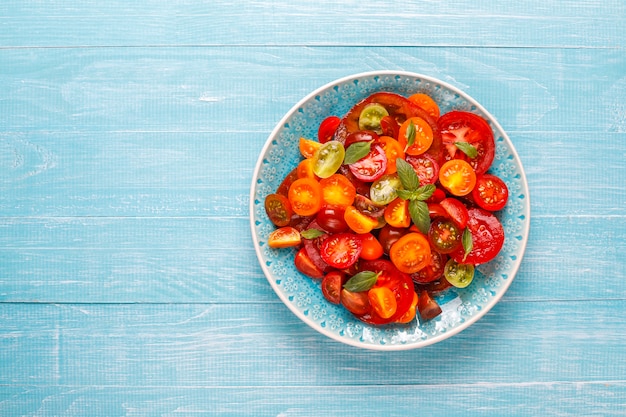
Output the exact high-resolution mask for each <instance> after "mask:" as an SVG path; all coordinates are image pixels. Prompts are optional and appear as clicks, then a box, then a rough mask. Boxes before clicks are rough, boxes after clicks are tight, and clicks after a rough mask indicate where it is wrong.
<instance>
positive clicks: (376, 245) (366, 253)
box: [361, 233, 383, 261]
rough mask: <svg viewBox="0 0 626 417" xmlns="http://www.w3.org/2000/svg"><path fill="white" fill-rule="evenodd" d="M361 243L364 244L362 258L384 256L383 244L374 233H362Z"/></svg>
mask: <svg viewBox="0 0 626 417" xmlns="http://www.w3.org/2000/svg"><path fill="white" fill-rule="evenodd" d="M361 244H362V246H363V248H362V250H361V259H365V260H369V261H373V260H375V259H378V258H380V257H381V256H383V246H382V245H381V244H380V242H379V241H378V239H376V236H374V235H373V234H371V233H365V234H362V235H361Z"/></svg>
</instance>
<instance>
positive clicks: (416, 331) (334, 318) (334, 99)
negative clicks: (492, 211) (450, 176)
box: [250, 71, 530, 350]
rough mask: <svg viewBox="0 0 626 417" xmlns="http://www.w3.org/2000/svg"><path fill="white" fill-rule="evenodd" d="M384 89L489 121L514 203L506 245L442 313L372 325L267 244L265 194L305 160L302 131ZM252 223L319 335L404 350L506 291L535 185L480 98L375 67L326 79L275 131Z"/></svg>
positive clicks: (448, 329) (278, 281) (270, 268)
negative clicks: (329, 298)
mask: <svg viewBox="0 0 626 417" xmlns="http://www.w3.org/2000/svg"><path fill="white" fill-rule="evenodd" d="M377 91H390V92H395V93H398V94H401V95H404V96H409V95H411V94H413V93H417V92H423V93H427V94H429V95H430V96H431V97H433V98H434V99H435V100H436V101H437V103H438V104H439V106H440V109H441V113H442V114H443V113H446V112H448V111H451V110H464V111H470V112H473V113H476V114H479V115H481V116H483V117H484V118H485V119H486V120H488V121H489V124H490V125H491V128H492V129H493V132H494V137H495V140H496V156H495V160H494V162H493V165H492V167H491V169H490V172H491V173H494V174H496V175H498V176H500V177H501V178H502V179H503V180H504V181H505V182H506V184H507V185H508V187H509V193H510V197H509V202H508V204H507V206H506V208H505V209H504V210H502V211H501V212H499V213H498V216H499V218H500V220H501V222H502V224H503V226H504V231H505V235H506V238H505V243H504V247H503V248H502V251H501V252H500V254H499V255H498V256H497V257H496V258H495V259H494V260H492V261H491V262H489V263H487V264H484V265H481V266H479V267H477V271H476V276H475V278H474V280H473V282H472V284H471V285H470V286H468V287H467V288H464V289H454V288H451V289H449V290H448V291H446V292H445V293H443V294H442V295H441V296H439V297H438V298H437V299H436V300H437V301H438V302H439V303H440V305H441V308H442V310H443V313H442V314H441V315H440V316H439V317H437V318H435V319H433V320H430V321H426V322H420V321H418V320H414V321H413V322H412V323H411V324H407V325H387V326H382V327H376V326H371V325H368V324H365V323H363V322H361V321H359V320H358V319H356V318H355V317H354V316H352V314H351V313H349V312H348V311H347V310H345V309H344V308H343V307H341V306H336V305H333V304H331V303H329V302H327V301H326V300H325V298H324V296H323V295H322V292H321V290H320V281H319V280H313V279H311V278H308V277H306V276H304V275H302V274H300V273H299V272H298V271H297V270H296V268H295V266H294V263H293V261H294V255H295V250H293V249H272V248H270V247H268V245H267V238H268V235H269V234H270V232H271V231H272V230H274V226H273V225H272V223H271V222H270V220H269V219H268V217H267V215H266V213H265V209H264V205H263V204H264V200H265V196H267V195H268V194H270V193H273V192H275V191H276V189H277V187H278V186H279V185H280V183H281V181H282V180H283V178H284V177H285V176H286V175H287V174H288V173H289V172H290V171H291V170H292V169H293V168H295V167H296V165H297V163H298V162H299V160H300V153H299V149H298V141H299V139H300V137H301V136H303V137H306V138H311V139H316V138H317V128H318V126H319V124H320V122H321V121H322V120H323V119H324V118H325V117H327V116H329V115H337V116H340V117H341V116H343V115H344V114H346V113H347V112H348V110H349V109H350V108H351V107H352V106H354V105H355V104H356V103H357V102H359V101H360V100H362V99H364V98H366V97H367V96H369V95H370V94H372V93H374V92H377ZM250 223H251V227H252V238H253V241H254V246H255V249H256V253H257V256H258V258H259V262H260V264H261V268H262V269H263V272H264V273H265V276H266V277H267V280H268V281H269V283H270V285H271V286H272V288H273V289H274V291H275V292H276V294H277V295H278V296H279V297H280V299H281V300H282V301H283V302H284V303H285V304H286V305H287V307H289V309H290V310H291V311H292V312H293V313H294V314H295V315H296V316H298V317H299V318H300V319H302V321H303V322H305V323H306V324H308V325H309V326H311V327H312V328H314V329H315V330H317V331H318V332H320V333H322V334H324V335H326V336H328V337H330V338H332V339H335V340H338V341H340V342H343V343H346V344H348V345H353V346H358V347H361V348H367V349H374V350H403V349H413V348H418V347H423V346H427V345H430V344H433V343H436V342H439V341H441V340H444V339H447V338H448V337H451V336H453V335H455V334H457V333H459V332H460V331H462V330H463V329H465V328H467V327H469V326H470V325H471V324H472V323H474V322H476V321H477V320H478V319H479V318H481V317H482V316H484V315H485V314H486V313H487V312H488V311H489V310H490V309H491V308H492V307H493V306H494V305H495V304H496V303H497V302H498V300H500V298H501V297H502V295H503V294H504V293H505V292H506V290H507V288H508V287H509V285H511V282H512V281H513V278H514V277H515V274H516V272H517V270H518V268H519V266H520V263H521V261H522V256H523V254H524V250H525V247H526V242H527V238H528V230H529V224H530V202H529V199H528V185H527V183H526V177H525V175H524V170H523V168H522V164H521V162H520V160H519V157H518V156H517V153H516V151H515V148H514V147H513V144H512V143H511V141H510V140H509V138H508V136H507V135H506V133H505V132H504V130H502V128H501V127H500V125H499V124H498V123H497V122H496V120H495V119H494V118H493V117H492V116H491V115H490V114H489V113H488V112H487V110H485V109H484V108H483V107H482V106H481V105H480V104H479V103H477V102H476V101H475V100H474V99H472V98H471V97H469V96H468V95H467V94H465V93H464V92H462V91H460V90H458V89H457V88H455V87H453V86H451V85H449V84H446V83H444V82H442V81H439V80H437V79H434V78H431V77H428V76H424V75H420V74H414V73H408V72H397V71H376V72H368V73H363V74H357V75H353V76H349V77H345V78H342V79H339V80H337V81H334V82H332V83H330V84H327V85H325V86H323V87H321V88H319V89H317V90H316V91H313V92H312V93H311V94H309V95H308V96H306V97H305V98H304V99H302V100H301V101H300V102H299V103H297V104H296V105H295V106H294V107H293V108H292V109H291V110H290V111H289V112H288V113H287V114H286V115H285V116H284V117H283V119H282V120H281V121H280V122H279V123H278V125H277V126H276V127H275V128H274V130H273V131H272V133H271V134H270V136H269V138H268V139H267V142H266V144H265V146H264V147H263V150H262V151H261V154H260V156H259V159H258V162H257V165H256V168H255V171H254V174H253V181H252V187H251V198H250Z"/></svg>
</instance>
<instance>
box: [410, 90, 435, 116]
mask: <svg viewBox="0 0 626 417" xmlns="http://www.w3.org/2000/svg"><path fill="white" fill-rule="evenodd" d="M409 101H410V102H413V103H415V104H417V105H418V106H420V107H421V108H422V109H424V110H426V112H427V113H428V114H430V115H431V116H432V117H433V118H435V119H438V118H439V115H440V110H439V106H438V105H437V103H436V102H435V100H433V99H432V97H430V96H429V95H428V94H424V93H416V94H413V95H411V96H409Z"/></svg>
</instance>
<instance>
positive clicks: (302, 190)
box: [288, 178, 322, 216]
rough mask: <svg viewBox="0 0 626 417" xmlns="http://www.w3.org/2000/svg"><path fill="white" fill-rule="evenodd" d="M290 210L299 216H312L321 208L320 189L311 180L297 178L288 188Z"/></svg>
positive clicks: (314, 181) (318, 185) (317, 183)
mask: <svg viewBox="0 0 626 417" xmlns="http://www.w3.org/2000/svg"><path fill="white" fill-rule="evenodd" d="M288 199H289V202H290V203H291V208H292V209H293V211H294V212H295V213H296V214H299V215H301V216H312V215H314V214H316V213H317V212H318V211H319V209H320V208H322V187H321V186H320V184H319V182H317V181H316V180H314V179H312V178H298V179H297V180H295V181H294V182H293V183H292V184H291V186H290V187H289V194H288Z"/></svg>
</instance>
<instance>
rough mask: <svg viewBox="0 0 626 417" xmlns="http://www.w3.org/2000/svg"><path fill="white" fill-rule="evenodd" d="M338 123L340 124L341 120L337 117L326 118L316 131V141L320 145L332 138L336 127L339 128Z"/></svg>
mask: <svg viewBox="0 0 626 417" xmlns="http://www.w3.org/2000/svg"><path fill="white" fill-rule="evenodd" d="M339 123H341V119H340V118H339V117H337V116H328V117H327V118H325V119H324V120H322V123H320V127H319V129H318V130H317V140H318V141H319V142H320V143H326V142H328V141H330V140H331V139H332V138H333V135H334V134H335V131H336V130H337V127H339Z"/></svg>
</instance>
